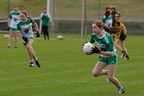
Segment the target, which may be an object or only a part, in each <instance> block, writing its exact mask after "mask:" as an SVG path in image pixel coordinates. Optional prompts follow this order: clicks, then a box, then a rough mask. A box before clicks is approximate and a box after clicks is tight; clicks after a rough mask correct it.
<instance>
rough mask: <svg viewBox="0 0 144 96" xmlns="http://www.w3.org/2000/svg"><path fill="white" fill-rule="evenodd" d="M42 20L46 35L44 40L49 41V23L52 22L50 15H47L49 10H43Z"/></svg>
mask: <svg viewBox="0 0 144 96" xmlns="http://www.w3.org/2000/svg"><path fill="white" fill-rule="evenodd" d="M40 17H41V20H42V33H43V35H44V39H45V40H46V38H47V39H48V40H49V31H48V28H49V21H50V15H49V14H48V13H47V9H46V8H44V9H43V13H41V16H40Z"/></svg>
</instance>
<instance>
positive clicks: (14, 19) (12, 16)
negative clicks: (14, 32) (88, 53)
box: [9, 11, 20, 28]
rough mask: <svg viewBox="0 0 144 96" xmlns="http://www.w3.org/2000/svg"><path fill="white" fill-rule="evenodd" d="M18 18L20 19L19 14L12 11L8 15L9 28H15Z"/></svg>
mask: <svg viewBox="0 0 144 96" xmlns="http://www.w3.org/2000/svg"><path fill="white" fill-rule="evenodd" d="M18 18H20V12H19V11H18V12H14V11H12V12H11V13H10V15H9V19H10V20H11V22H10V27H11V28H17V22H18Z"/></svg>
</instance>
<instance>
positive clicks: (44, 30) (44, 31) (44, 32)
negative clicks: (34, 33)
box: [43, 26, 46, 40]
mask: <svg viewBox="0 0 144 96" xmlns="http://www.w3.org/2000/svg"><path fill="white" fill-rule="evenodd" d="M43 35H44V39H45V40H46V29H45V26H43Z"/></svg>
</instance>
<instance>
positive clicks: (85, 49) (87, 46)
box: [82, 42, 94, 55]
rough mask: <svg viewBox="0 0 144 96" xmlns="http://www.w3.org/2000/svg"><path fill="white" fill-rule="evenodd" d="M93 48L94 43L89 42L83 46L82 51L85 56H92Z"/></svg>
mask: <svg viewBox="0 0 144 96" xmlns="http://www.w3.org/2000/svg"><path fill="white" fill-rule="evenodd" d="M92 48H94V45H93V44H92V43H90V42H88V43H86V44H84V45H83V47H82V50H83V52H84V53H85V54H87V55H90V54H91V50H92Z"/></svg>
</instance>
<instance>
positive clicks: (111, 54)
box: [101, 51, 114, 56]
mask: <svg viewBox="0 0 144 96" xmlns="http://www.w3.org/2000/svg"><path fill="white" fill-rule="evenodd" d="M101 54H103V55H107V56H113V55H114V54H113V53H112V52H105V51H101Z"/></svg>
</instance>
